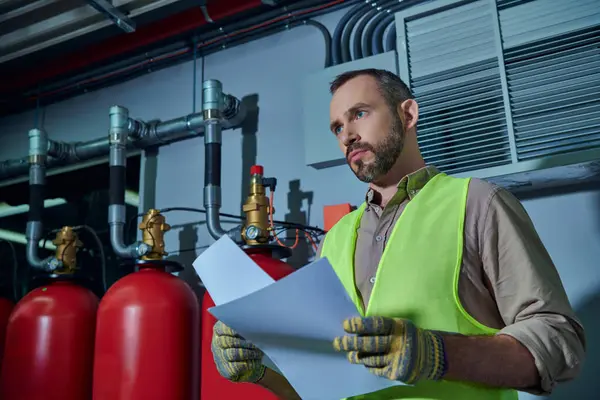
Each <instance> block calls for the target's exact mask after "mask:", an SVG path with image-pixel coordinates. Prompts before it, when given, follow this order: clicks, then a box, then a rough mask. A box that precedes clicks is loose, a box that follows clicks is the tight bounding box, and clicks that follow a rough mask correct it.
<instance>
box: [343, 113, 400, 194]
mask: <svg viewBox="0 0 600 400" xmlns="http://www.w3.org/2000/svg"><path fill="white" fill-rule="evenodd" d="M403 148H404V129H403V128H402V121H401V120H400V117H398V116H397V115H396V117H395V118H394V121H393V122H392V127H391V129H390V133H389V134H388V136H387V137H386V138H385V139H384V140H383V142H381V143H379V144H378V145H377V146H372V145H370V144H368V143H361V142H355V143H353V144H351V145H350V146H348V148H347V149H346V160H348V155H349V154H350V153H351V152H353V151H354V150H369V151H371V152H372V153H373V154H374V155H375V160H374V162H373V163H371V164H365V163H364V162H363V161H362V160H357V161H356V162H355V164H356V171H355V170H353V169H352V167H350V169H352V171H353V172H354V175H356V177H357V178H358V179H359V180H361V181H362V182H366V183H370V182H373V181H377V180H378V179H379V178H380V177H382V176H384V175H385V174H387V173H388V172H389V171H390V170H391V169H392V167H393V166H394V164H395V163H396V160H397V159H398V157H399V156H400V153H402V149H403ZM348 164H349V165H350V161H348Z"/></svg>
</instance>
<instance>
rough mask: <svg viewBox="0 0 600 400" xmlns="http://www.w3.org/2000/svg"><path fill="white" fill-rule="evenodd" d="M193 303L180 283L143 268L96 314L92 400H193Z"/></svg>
mask: <svg viewBox="0 0 600 400" xmlns="http://www.w3.org/2000/svg"><path fill="white" fill-rule="evenodd" d="M199 314H200V307H199V305H198V299H197V297H196V295H195V294H194V292H193V291H192V289H191V288H190V287H189V286H188V285H187V283H185V282H184V281H183V280H181V279H180V278H177V277H176V276H173V275H171V274H170V273H167V272H165V271H163V270H160V269H157V268H148V267H146V268H143V267H141V268H140V270H139V271H138V272H134V273H132V274H129V275H127V276H125V277H124V278H122V279H120V280H119V281H117V282H116V283H115V284H114V285H113V286H112V287H111V288H110V289H109V290H108V291H107V292H106V294H105V295H104V297H103V298H102V301H101V302H100V307H99V309H98V320H97V330H96V349H95V360H94V389H93V392H94V395H93V400H149V399H165V400H166V399H177V400H188V399H194V400H195V399H196V398H197V396H198V389H197V387H198V378H197V377H198V359H197V357H195V355H197V354H198V348H199V335H198V326H199V319H200V315H199Z"/></svg>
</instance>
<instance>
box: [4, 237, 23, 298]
mask: <svg viewBox="0 0 600 400" xmlns="http://www.w3.org/2000/svg"><path fill="white" fill-rule="evenodd" d="M0 242H4V243H6V244H7V245H8V247H9V248H10V252H11V255H12V259H13V271H12V282H13V296H15V301H17V300H18V299H19V292H18V291H17V286H18V283H19V277H18V274H19V261H18V259H17V248H16V247H15V244H14V243H13V242H11V241H9V240H5V239H0Z"/></svg>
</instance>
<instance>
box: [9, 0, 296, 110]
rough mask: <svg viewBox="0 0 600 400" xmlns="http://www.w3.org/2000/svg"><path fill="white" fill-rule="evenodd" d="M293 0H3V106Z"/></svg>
mask: <svg viewBox="0 0 600 400" xmlns="http://www.w3.org/2000/svg"><path fill="white" fill-rule="evenodd" d="M293 2H294V1H287V2H279V1H276V0H0V74H1V75H2V76H4V77H6V76H10V79H1V80H0V109H1V108H4V109H6V108H8V107H9V105H10V104H11V102H12V101H13V100H15V99H17V98H18V97H19V96H30V94H27V93H28V92H29V93H30V92H32V91H35V90H38V89H39V88H41V87H43V86H44V85H46V84H47V83H48V82H54V81H56V80H58V79H64V78H68V77H70V76H73V75H74V74H77V73H81V72H85V71H88V70H89V69H90V68H95V67H98V66H102V65H106V64H109V63H113V62H115V61H118V60H119V57H126V56H129V55H131V54H133V53H140V52H141V53H142V54H143V52H144V51H147V50H146V48H148V49H151V48H152V46H158V45H159V44H161V43H164V42H166V41H169V40H170V41H173V40H176V39H177V38H182V37H185V38H186V40H189V37H190V35H191V34H192V33H193V32H199V31H202V30H204V31H206V30H209V31H210V30H216V29H218V26H220V25H219V24H221V23H226V22H229V21H232V20H237V19H238V18H239V19H244V18H248V17H251V16H253V15H259V14H261V13H263V12H264V11H266V10H269V9H272V8H273V6H276V7H278V6H280V5H281V3H293ZM217 21H218V23H217ZM211 25H212V26H211ZM178 35H179V36H178ZM3 106H6V107H3ZM0 111H5V110H0ZM0 114H3V113H0Z"/></svg>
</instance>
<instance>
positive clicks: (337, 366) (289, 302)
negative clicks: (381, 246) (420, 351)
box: [209, 259, 400, 400]
mask: <svg viewBox="0 0 600 400" xmlns="http://www.w3.org/2000/svg"><path fill="white" fill-rule="evenodd" d="M209 290H210V289H209ZM209 311H210V312H211V313H212V314H213V315H214V316H215V317H216V318H217V319H219V320H221V321H223V322H224V323H225V324H227V325H229V326H231V327H232V328H233V329H235V330H236V331H238V332H239V333H240V334H241V335H242V336H244V337H245V338H247V339H248V340H250V341H252V342H253V343H254V344H255V345H256V346H258V347H259V348H260V349H261V350H262V351H263V352H265V354H266V355H267V356H268V357H269V358H270V359H271V360H273V361H274V362H275V364H276V365H277V366H278V367H279V369H280V371H281V372H282V373H283V375H284V376H285V377H286V378H287V379H288V381H289V382H290V383H291V384H292V386H293V387H294V389H295V390H296V391H297V392H298V394H299V395H300V397H301V398H302V399H303V400H339V399H343V398H346V397H350V396H355V395H360V394H365V393H370V392H374V391H377V390H381V389H385V388H388V387H391V386H394V385H399V384H400V383H399V382H392V381H390V380H388V379H385V378H381V377H377V376H375V375H373V374H372V373H370V372H369V371H368V370H367V369H366V368H365V367H364V366H361V365H353V364H350V363H349V362H348V360H347V359H346V357H345V355H344V354H343V353H338V352H336V351H335V350H333V346H332V342H333V339H334V337H336V336H338V335H343V334H344V330H343V328H342V321H343V320H344V319H346V318H348V317H351V316H358V315H359V313H358V311H357V310H356V307H355V306H354V304H353V303H352V301H351V299H350V297H349V296H348V294H347V293H346V291H345V289H344V287H343V286H342V283H341V282H340V281H339V279H338V277H337V275H336V274H335V272H334V271H333V269H332V267H331V265H330V264H329V262H328V261H327V260H326V259H320V260H318V261H316V262H314V263H312V264H309V265H307V266H305V267H304V268H302V269H300V270H298V271H296V272H294V273H293V274H291V275H289V276H287V277H285V278H283V279H281V280H279V281H277V282H275V283H272V284H271V285H268V286H266V287H264V288H263V289H260V290H258V291H255V292H254V293H251V294H249V295H247V296H244V297H243V298H238V299H237V300H233V301H230V302H228V303H226V304H221V305H218V306H216V307H213V308H211V309H210V310H209Z"/></svg>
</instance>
